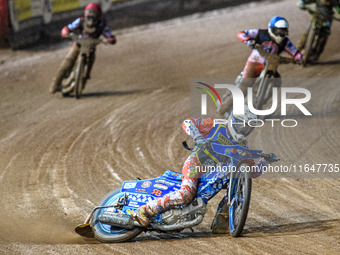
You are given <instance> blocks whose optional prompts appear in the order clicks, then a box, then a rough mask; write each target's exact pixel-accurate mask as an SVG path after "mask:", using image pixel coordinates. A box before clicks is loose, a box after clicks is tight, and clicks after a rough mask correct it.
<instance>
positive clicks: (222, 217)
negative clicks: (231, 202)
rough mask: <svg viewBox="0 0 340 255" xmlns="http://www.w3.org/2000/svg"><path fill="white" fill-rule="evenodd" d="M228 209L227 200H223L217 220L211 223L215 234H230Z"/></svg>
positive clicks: (217, 211)
mask: <svg viewBox="0 0 340 255" xmlns="http://www.w3.org/2000/svg"><path fill="white" fill-rule="evenodd" d="M228 209H229V207H228V205H227V198H223V199H222V200H221V202H220V203H219V205H218V208H217V210H216V214H215V218H214V220H213V222H212V223H211V230H212V233H213V234H226V233H227V232H228Z"/></svg>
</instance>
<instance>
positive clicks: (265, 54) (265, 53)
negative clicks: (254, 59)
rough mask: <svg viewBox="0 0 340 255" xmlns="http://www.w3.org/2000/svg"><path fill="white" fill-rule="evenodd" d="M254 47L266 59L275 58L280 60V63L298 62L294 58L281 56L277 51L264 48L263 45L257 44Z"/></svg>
mask: <svg viewBox="0 0 340 255" xmlns="http://www.w3.org/2000/svg"><path fill="white" fill-rule="evenodd" d="M254 49H256V50H257V51H258V52H259V53H260V55H261V56H262V57H264V58H265V59H269V58H271V59H273V60H276V61H278V63H279V64H296V60H295V59H293V58H286V57H281V56H279V55H277V54H275V53H271V52H268V51H266V50H264V49H262V47H261V45H259V44H255V46H254Z"/></svg>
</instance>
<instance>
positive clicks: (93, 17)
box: [84, 3, 102, 28]
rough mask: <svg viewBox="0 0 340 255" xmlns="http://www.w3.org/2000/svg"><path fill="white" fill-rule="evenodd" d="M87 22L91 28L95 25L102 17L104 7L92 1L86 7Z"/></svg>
mask: <svg viewBox="0 0 340 255" xmlns="http://www.w3.org/2000/svg"><path fill="white" fill-rule="evenodd" d="M84 17H85V24H86V26H88V27H89V28H93V27H95V26H96V25H97V24H98V23H99V22H100V20H101V18H102V8H101V7H100V5H99V4H95V3H91V4H88V5H87V6H86V7H85V13H84Z"/></svg>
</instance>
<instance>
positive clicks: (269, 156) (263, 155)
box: [203, 140, 280, 162]
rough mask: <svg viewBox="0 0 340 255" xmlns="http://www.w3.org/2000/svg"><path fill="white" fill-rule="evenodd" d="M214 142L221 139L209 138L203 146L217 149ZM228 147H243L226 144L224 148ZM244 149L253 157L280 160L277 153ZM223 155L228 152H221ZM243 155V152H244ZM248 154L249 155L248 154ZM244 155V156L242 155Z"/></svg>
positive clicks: (270, 160)
mask: <svg viewBox="0 0 340 255" xmlns="http://www.w3.org/2000/svg"><path fill="white" fill-rule="evenodd" d="M212 143H220V142H219V141H216V140H209V141H208V142H207V143H206V144H203V146H205V147H206V148H207V147H208V148H209V149H212V150H213V151H215V150H214V149H213V146H212ZM222 146H223V145H222ZM226 147H230V148H235V147H239V148H241V146H240V145H230V146H228V145H224V149H225V148H226ZM242 149H243V150H244V151H247V152H248V153H247V154H248V155H249V154H250V155H252V156H251V158H259V157H261V158H264V159H265V160H266V161H268V162H276V161H279V160H280V159H279V158H278V157H276V155H275V154H273V153H262V152H261V151H256V150H250V149H246V148H244V147H243V148H242ZM215 152H216V153H218V154H220V153H219V152H218V151H215ZM221 155H226V154H221ZM242 155H243V154H242ZM248 155H247V156H248ZM242 157H243V156H242Z"/></svg>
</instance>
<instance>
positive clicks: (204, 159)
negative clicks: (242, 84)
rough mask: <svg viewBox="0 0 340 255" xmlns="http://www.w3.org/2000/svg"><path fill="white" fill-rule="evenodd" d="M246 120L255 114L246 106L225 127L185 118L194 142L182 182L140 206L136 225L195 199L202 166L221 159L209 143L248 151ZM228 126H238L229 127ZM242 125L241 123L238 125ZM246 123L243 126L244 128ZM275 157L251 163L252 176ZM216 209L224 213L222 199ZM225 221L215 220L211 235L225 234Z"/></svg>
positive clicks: (213, 164)
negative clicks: (212, 142)
mask: <svg viewBox="0 0 340 255" xmlns="http://www.w3.org/2000/svg"><path fill="white" fill-rule="evenodd" d="M249 120H256V115H254V114H252V113H251V112H250V111H249V109H248V107H247V106H245V114H244V115H238V116H236V115H234V114H231V115H230V116H229V118H228V125H227V126H226V125H225V122H220V124H218V122H217V121H216V122H217V123H215V119H213V118H207V119H202V118H200V119H187V120H185V121H184V122H183V129H184V130H186V132H187V133H189V132H190V136H191V137H192V139H193V141H194V142H195V145H196V146H195V148H194V149H192V153H191V154H190V156H189V157H188V158H187V159H186V161H185V163H184V166H183V169H182V183H181V188H180V189H179V190H177V191H174V192H171V193H170V194H167V195H165V196H163V197H161V198H158V199H156V200H152V201H150V202H148V203H147V204H146V205H143V206H141V207H139V208H138V209H137V210H136V211H135V212H134V213H133V214H132V218H133V219H134V220H136V221H137V222H139V223H140V224H141V225H142V226H148V225H149V218H150V217H152V216H154V215H156V214H159V213H162V212H164V211H166V210H168V209H170V208H173V207H175V206H182V205H186V204H188V203H190V202H191V201H192V199H193V198H194V197H195V195H196V192H197V186H198V182H199V178H200V177H201V176H202V175H203V174H204V170H203V171H201V169H202V168H203V166H216V164H217V163H218V162H220V160H221V158H220V157H221V156H219V155H218V154H216V153H215V152H214V151H213V150H212V149H211V147H209V140H214V141H216V140H218V142H219V143H221V144H224V145H238V144H239V145H241V146H243V147H246V148H247V141H246V138H247V136H248V135H249V134H250V133H251V132H252V131H253V129H254V127H250V126H249V125H248V124H247V123H248V121H249ZM230 123H239V124H231V125H230ZM240 123H242V124H240ZM244 123H245V125H243V124H244ZM274 159H275V155H274V154H271V156H270V157H268V158H266V159H264V158H262V159H261V160H259V161H258V162H257V163H256V165H255V163H254V161H250V164H251V165H255V168H256V170H255V171H254V172H253V177H254V178H256V177H258V176H260V175H261V174H262V167H263V166H266V167H268V165H269V163H271V162H273V161H274ZM221 203H222V204H220V206H219V207H221V208H223V210H224V211H223V210H222V211H220V213H224V214H225V213H226V211H227V206H226V201H224V200H222V202H221ZM223 221H224V222H223ZM225 221H226V218H225V217H224V218H221V217H219V218H218V221H217V222H215V224H213V226H212V229H213V232H214V233H220V232H224V231H225V230H224V229H221V228H220V226H221V225H222V226H224V225H225V224H224V223H225Z"/></svg>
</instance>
